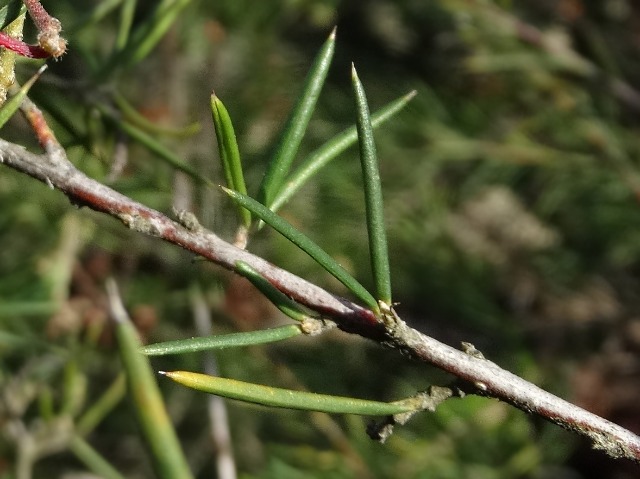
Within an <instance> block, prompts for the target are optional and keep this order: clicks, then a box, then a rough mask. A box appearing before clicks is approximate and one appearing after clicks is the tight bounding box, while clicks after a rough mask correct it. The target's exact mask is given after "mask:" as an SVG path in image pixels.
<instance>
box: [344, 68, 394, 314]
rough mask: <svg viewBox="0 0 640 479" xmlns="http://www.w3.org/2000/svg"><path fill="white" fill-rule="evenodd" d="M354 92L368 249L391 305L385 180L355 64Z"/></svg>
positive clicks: (381, 291) (377, 279) (379, 285)
mask: <svg viewBox="0 0 640 479" xmlns="http://www.w3.org/2000/svg"><path fill="white" fill-rule="evenodd" d="M351 79H352V81H353V91H354V93H355V96H356V107H357V110H358V118H357V129H358V142H359V144H360V162H361V164H362V177H363V181H364V197H365V207H366V215H367V232H368V233H369V252H370V256H371V269H372V270H373V278H374V281H375V285H376V293H377V296H378V299H379V300H380V301H382V302H384V303H385V304H387V305H391V274H390V270H389V250H388V248H387V233H386V228H385V224H384V203H383V201H382V183H381V181H380V171H379V170H378V157H377V154H376V145H375V141H374V139H373V128H372V127H371V116H370V114H369V106H368V104H367V97H366V95H365V92H364V88H363V87H362V83H360V79H359V78H358V74H357V73H356V68H355V66H352V69H351Z"/></svg>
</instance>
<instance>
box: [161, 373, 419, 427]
mask: <svg viewBox="0 0 640 479" xmlns="http://www.w3.org/2000/svg"><path fill="white" fill-rule="evenodd" d="M160 374H163V375H165V376H167V377H168V378H170V379H172V380H174V381H175V382H177V383H180V384H182V385H183V386H187V387H189V388H192V389H197V390H198V391H203V392H207V393H211V394H216V395H218V396H223V397H227V398H231V399H238V400H240V401H245V402H250V403H254V404H261V405H263V406H272V407H281V408H287V409H301V410H304V411H319V412H326V413H338V414H360V415H363V416H389V415H393V414H400V413H406V412H409V411H414V410H415V409H416V404H415V403H414V404H412V403H411V402H410V401H398V402H394V403H385V402H378V401H368V400H365V399H353V398H348V397H340V396H329V395H325V394H315V393H310V392H304V391H293V390H290V389H280V388H272V387H269V386H262V385H259V384H252V383H246V382H243V381H236V380H235V379H227V378H220V377H215V376H207V375H206V374H198V373H192V372H188V371H169V372H164V371H160Z"/></svg>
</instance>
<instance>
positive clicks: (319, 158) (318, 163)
mask: <svg viewBox="0 0 640 479" xmlns="http://www.w3.org/2000/svg"><path fill="white" fill-rule="evenodd" d="M414 96H416V91H415V90H414V91H412V92H409V93H407V94H406V95H404V96H402V97H400V98H398V99H397V100H394V101H392V102H391V103H389V104H388V105H385V106H384V107H382V108H381V109H379V110H378V111H376V112H375V113H374V114H373V115H372V116H371V126H372V127H373V128H377V127H378V126H380V125H382V124H383V123H385V122H386V121H387V120H389V119H390V118H392V117H393V116H395V115H396V114H397V113H399V112H400V111H401V110H402V109H403V108H404V107H405V106H406V105H407V104H408V103H409V101H411V99H412V98H413V97H414ZM356 141H358V132H357V130H356V126H355V125H354V126H352V127H350V128H347V129H346V130H344V131H342V132H341V133H338V134H337V135H336V136H334V137H333V138H331V139H330V140H328V141H327V142H326V143H324V144H323V145H322V146H321V147H319V148H318V149H317V150H316V151H314V152H313V153H311V155H309V156H308V157H307V158H306V159H305V160H304V161H303V162H302V165H300V167H299V168H298V169H297V170H296V171H295V172H294V173H293V174H292V175H291V177H290V178H289V179H288V180H287V182H286V184H285V185H284V187H283V188H282V190H281V191H280V192H279V193H278V195H277V196H276V198H275V199H274V200H273V203H271V206H270V208H271V210H272V211H278V210H279V209H280V208H281V207H282V206H283V205H284V204H285V203H286V202H287V201H289V200H290V199H291V197H292V196H293V195H295V194H296V193H297V192H298V190H300V188H302V187H303V186H304V185H305V183H307V181H309V180H310V179H311V178H312V177H313V176H314V175H315V174H316V173H318V171H320V169H321V168H323V167H324V166H326V165H327V164H328V163H329V162H330V161H331V160H333V159H334V158H336V157H337V156H338V155H340V154H341V153H342V152H343V151H345V150H346V149H347V148H349V147H350V146H352V145H354V144H355V143H356Z"/></svg>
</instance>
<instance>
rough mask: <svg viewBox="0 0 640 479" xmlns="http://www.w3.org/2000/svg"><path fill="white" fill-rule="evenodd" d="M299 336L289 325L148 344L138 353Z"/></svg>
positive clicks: (220, 346)
mask: <svg viewBox="0 0 640 479" xmlns="http://www.w3.org/2000/svg"><path fill="white" fill-rule="evenodd" d="M299 334H302V331H301V330H300V326H298V325H297V324H289V325H287V326H282V327H280V328H273V329H263V330H260V331H250V332H245V333H231V334H221V335H219V336H207V337H201V338H190V339H180V340H176V341H166V342H162V343H155V344H149V345H147V346H144V347H143V348H141V349H140V351H141V352H142V353H143V354H146V355H147V356H164V355H168V354H184V353H194V352H197V351H209V350H212V349H225V348H238V347H241V346H253V345H256V344H265V343H273V342H275V341H281V340H283V339H288V338H291V337H293V336H297V335H299Z"/></svg>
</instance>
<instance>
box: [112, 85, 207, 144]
mask: <svg viewBox="0 0 640 479" xmlns="http://www.w3.org/2000/svg"><path fill="white" fill-rule="evenodd" d="M113 101H114V102H115V104H116V105H118V109H119V110H120V112H121V113H122V118H123V119H124V120H125V121H126V122H128V123H130V124H132V125H133V126H135V127H137V128H140V129H141V130H142V131H144V132H145V133H150V134H154V135H162V136H171V137H173V138H187V137H189V136H193V135H195V134H196V133H198V132H199V131H200V123H198V122H194V123H191V124H189V125H187V126H183V127H165V126H162V125H158V124H157V123H153V122H152V121H149V120H148V119H147V118H145V117H144V116H143V115H141V114H140V113H138V111H137V110H136V109H135V108H134V107H133V106H132V105H131V104H130V103H129V102H128V101H127V100H126V99H125V97H124V96H122V95H121V94H120V93H118V92H114V94H113Z"/></svg>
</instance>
